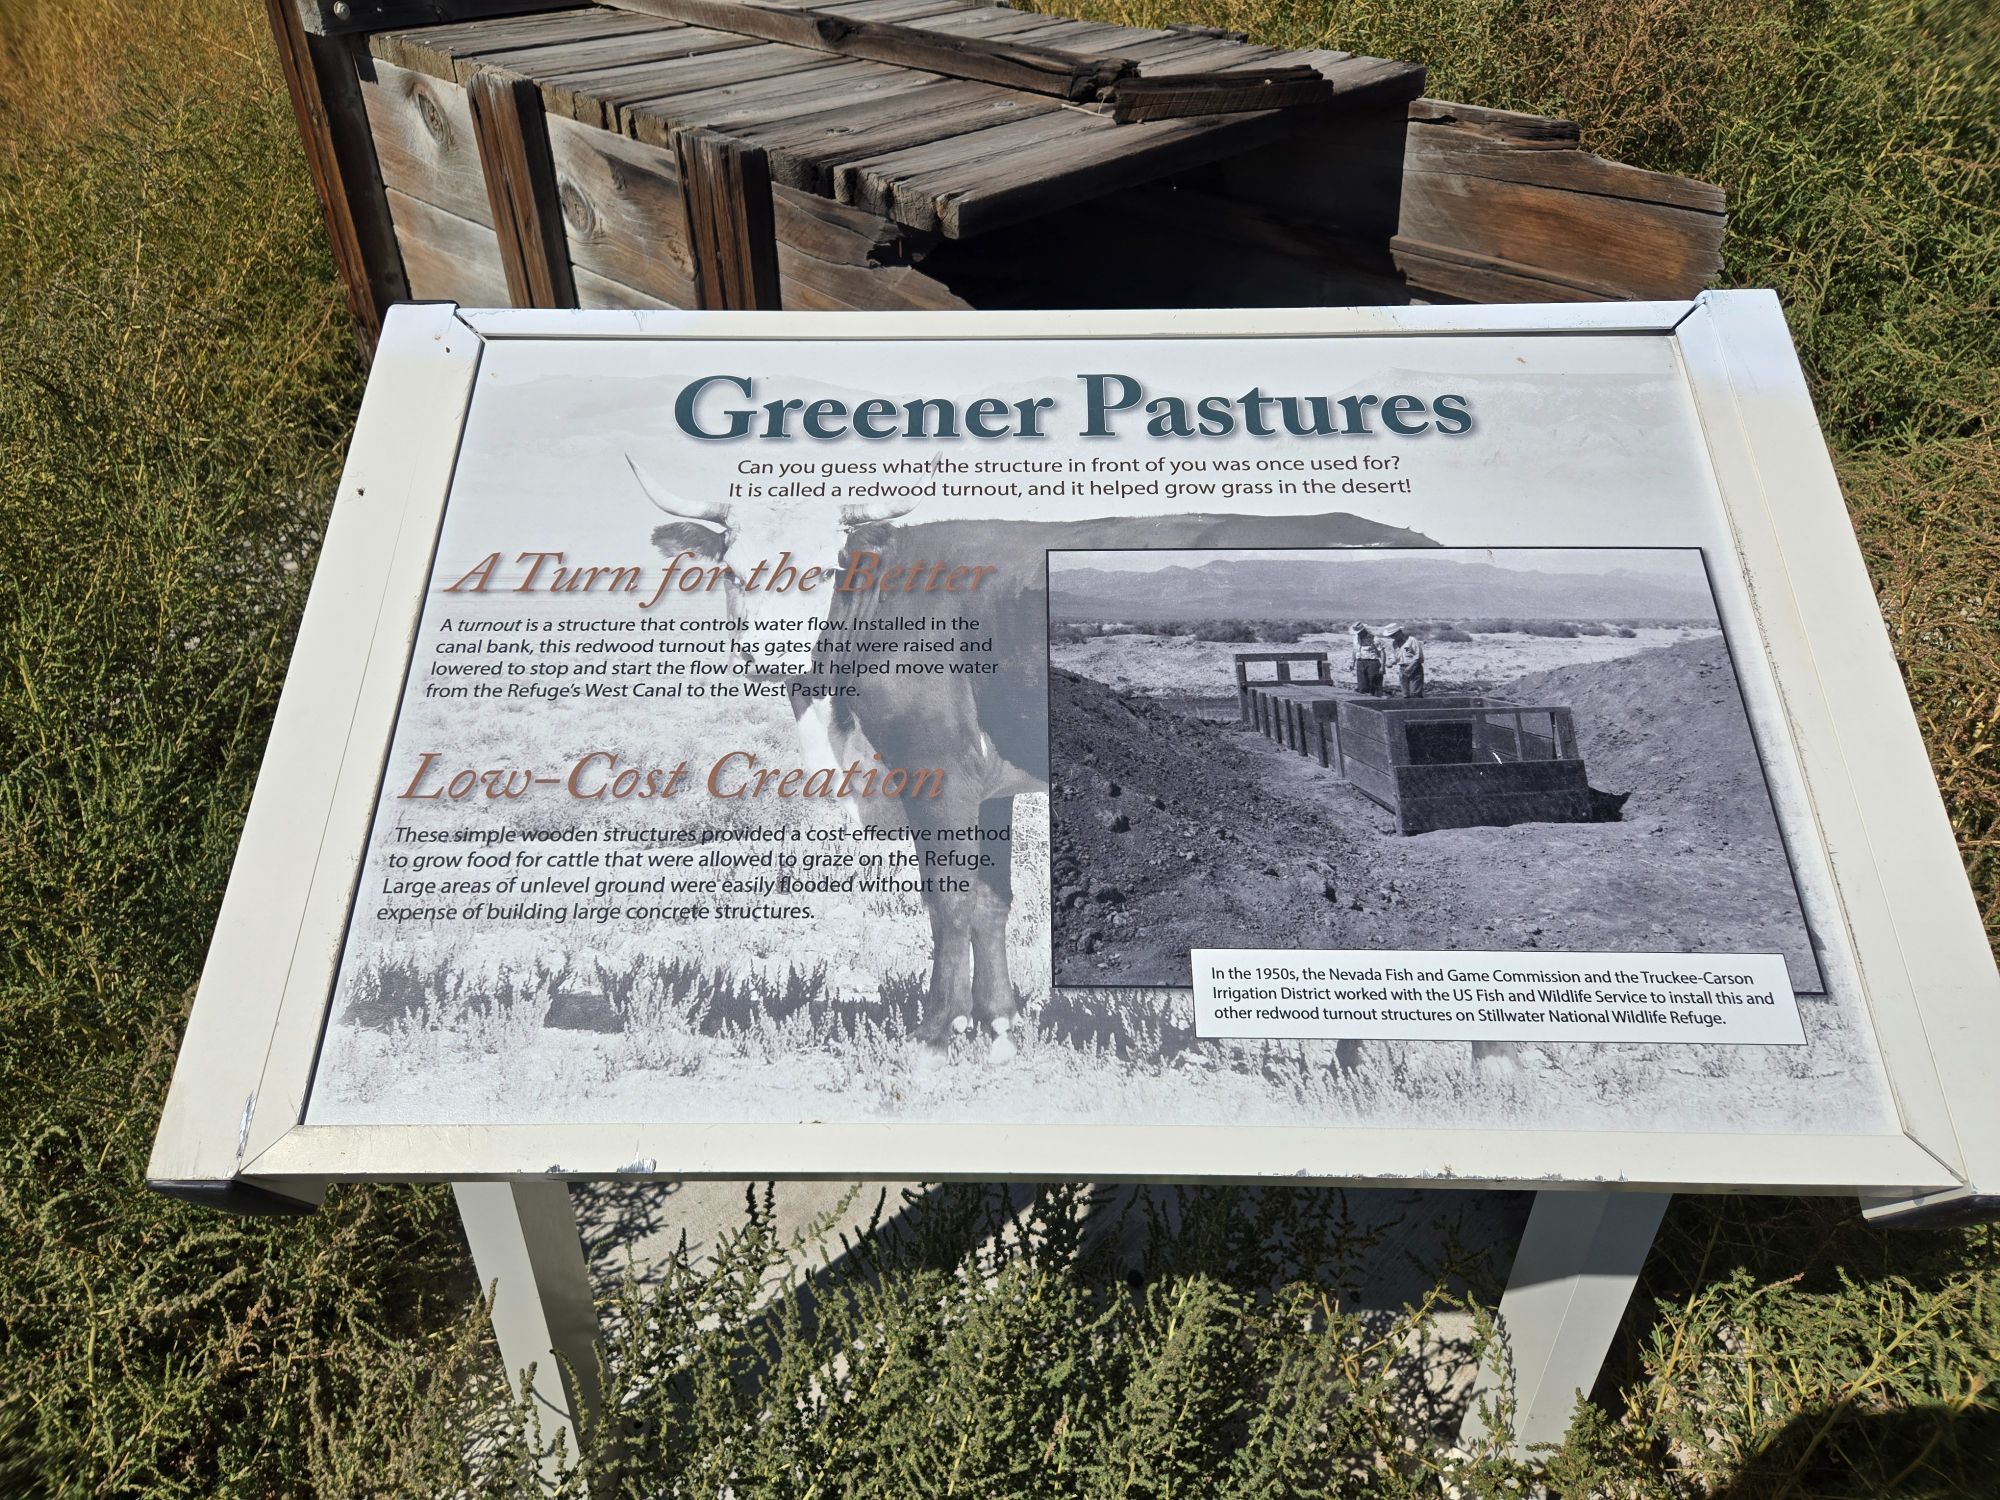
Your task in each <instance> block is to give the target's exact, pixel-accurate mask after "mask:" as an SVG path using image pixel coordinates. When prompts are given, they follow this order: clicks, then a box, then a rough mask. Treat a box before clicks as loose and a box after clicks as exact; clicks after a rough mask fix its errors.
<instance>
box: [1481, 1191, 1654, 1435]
mask: <svg viewBox="0 0 2000 1500" xmlns="http://www.w3.org/2000/svg"><path fill="white" fill-rule="evenodd" d="M1672 1201H1673V1195H1672V1194H1670V1193H1595V1192H1538V1193H1536V1194H1535V1207H1534V1210H1533V1212H1531V1213H1530V1214H1529V1215H1528V1227H1527V1229H1526V1231H1525V1232H1524V1233H1523V1234H1522V1235H1521V1248H1520V1249H1518V1250H1516V1251H1515V1252H1514V1268H1513V1270H1511V1271H1510V1272H1509V1273H1508V1275H1507V1290H1506V1292H1505V1293H1504V1294H1503V1295H1502V1296H1501V1298H1500V1324H1501V1327H1502V1329H1503V1330H1504V1331H1505V1333H1506V1336H1507V1353H1508V1356H1509V1357H1510V1358H1511V1360H1512V1363H1513V1367H1514V1397H1515V1402H1514V1452H1515V1453H1516V1454H1518V1455H1522V1456H1525V1455H1526V1454H1527V1452H1528V1450H1529V1449H1530V1448H1532V1447H1534V1446H1536V1445H1537V1444H1543V1443H1560V1442H1561V1441H1562V1440H1563V1436H1564V1434H1565V1433H1567V1432H1568V1431H1569V1421H1570V1414H1571V1413H1572V1412H1573V1411H1575V1409H1576V1398H1577V1395H1578V1393H1582V1394H1584V1395H1588V1394H1589V1393H1590V1388H1591V1387H1592V1386H1593V1385H1595V1384H1596V1383H1597V1372H1598V1371H1599V1370H1600V1369H1602V1368H1603V1366H1604V1355H1605V1352H1606V1351H1607V1350H1608V1349H1610V1347H1611V1340H1612V1338H1613V1336H1614V1335H1615V1334H1616V1333H1617V1332H1618V1323H1619V1320H1620V1319H1621V1318H1623V1317H1624V1316H1625V1307H1626V1304H1627V1303H1628V1302H1630V1301H1631V1298H1632V1288H1633V1286H1634V1285H1635V1284H1636V1283H1637V1282H1638V1280H1639V1273H1640V1271H1642V1270H1644V1269H1645V1265H1646V1252H1647V1251H1648V1250H1649V1249H1651V1248H1652V1244H1653V1234H1654V1232H1655V1231H1656V1230H1657V1229H1658V1228H1659V1227H1660V1218H1661V1216H1662V1215H1663V1214H1665V1213H1666V1211H1667V1204H1668V1203H1670V1202H1672ZM1460 1431H1461V1433H1462V1434H1463V1435H1464V1437H1466V1438H1467V1439H1477V1438H1479V1437H1481V1436H1483V1435H1484V1432H1485V1423H1484V1422H1482V1421H1481V1420H1480V1416H1479V1404H1478V1394H1477V1393H1475V1395H1474V1398H1473V1403H1472V1406H1471V1407H1470V1409H1469V1410H1468V1411H1467V1412H1466V1416H1465V1422H1464V1425H1463V1426H1462V1427H1461V1429H1460Z"/></svg>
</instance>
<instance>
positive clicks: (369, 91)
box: [267, 0, 1724, 349]
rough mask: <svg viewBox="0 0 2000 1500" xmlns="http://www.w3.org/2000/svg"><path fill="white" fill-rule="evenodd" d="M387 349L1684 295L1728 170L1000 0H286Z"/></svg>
mask: <svg viewBox="0 0 2000 1500" xmlns="http://www.w3.org/2000/svg"><path fill="white" fill-rule="evenodd" d="M267 4H268V6H269V11H270V18H271V22H272V27H273V31H274V34H275V35H276V38H277V43H278V50H279V53H280V57H281V60H282V62H283V65H284V71H285V77H286V80H287V84H288V86H289V88H290V90H291V94H292V100H293V103H294V106H295V108H296V113H297V117H298V122H299V127H300V131H301V134H302V137H303V139H304V143H305V147H306V157H307V163H308V165H309V167H310V169H311V172H312V176H313V180H314V183H315V185H316V187H317V189H318V192H319V196H320V201H321V206H322V208H323V210H324V212H325V215H326V220H327V225H328V229H329V234H330V237H331V240H332V244H333V250H334V256H335V260H336V263H337V265H338V266H339V268H340V271H341V273H342V276H343V278H344V280H345V282H346V286H347V294H348V300H349V305H350V308H351V310H352V312H353V314H354V319H355V323H356V327H357V329H358V331H359V333H360V336H361V339H362V342H363V344H364V346H365V347H368V348H371V349H372V347H373V342H374V339H375V336H376V333H377V331H378V330H379V326H380V320H381V316H382V313H383V311H384V310H385V309H386V308H387V307H388V305H389V304H390V303H392V302H395V301H399V300H403V299H411V298H414V299H418V300H425V299H440V300H452V301H456V302H459V303H462V304H465V305H471V306H509V305H511V306H524V307H557V308H562V307H582V308H654V307H667V308H695V307H703V308H711V307H712V308H751V309H757V308H779V307H782V308H786V309H791V310H813V309H860V310H897V309H912V310H924V309H930V310H937V309H958V308H974V307H978V308H1076V307H1116V306H1127V307H1139V306H1292V305H1327V304H1378V305H1379V304H1396V303H1406V302H1410V301H1449V300H1468V301H1572V300H1588V299H1602V298H1652V297H1683V296H1688V295H1691V294H1693V293H1694V292H1696V291H1698V290H1700V289H1701V288H1702V287H1703V286H1705V285H1706V284H1707V282H1708V281H1709V280H1710V279H1711V278H1712V277H1713V276H1714V275H1715V274H1716V272H1717V271H1718V270H1719V269H1720V266H1721V250H1720V247H1721V238H1722V231H1723V223H1724V216H1723V199H1722V194H1721V192H1720V191H1719V190H1718V189H1716V188H1713V187H1710V186H1708V185H1706V184H1703V183H1696V182H1690V181H1687V180H1685V179H1681V178H1675V177H1668V176H1663V175H1662V174H1659V173H1652V172H1644V171H1640V170H1638V169H1636V168H1633V167H1628V166H1624V165H1621V164H1619V163H1616V162H1610V161H1605V160H1603V159H1602V158H1599V157H1597V156H1593V155H1591V154H1590V153H1589V152H1587V151H1585V150H1583V149H1582V145H1581V141H1580V139H1579V136H1578V133H1577V131H1576V129H1575V127H1574V126H1572V125H1570V124H1568V123H1567V122H1565V121H1561V120H1553V119H1545V118H1542V117H1538V116H1530V115H1519V114H1512V113H1509V112H1507V111H1502V110H1493V109H1486V108H1480V107H1476V106H1472V105H1462V104H1452V103H1447V102H1443V101H1439V100H1432V99H1426V98H1424V97H1422V88H1423V80H1424V73H1423V69H1422V68H1421V67H1420V66H1418V65H1416V64H1413V63H1407V62H1400V61H1396V60H1393V59H1385V58H1373V57H1359V56H1351V55H1349V54H1347V53H1344V52H1339V51H1329V50H1319V51H1282V50H1279V49H1276V48H1272V47H1266V46H1259V45H1257V44H1255V43H1253V42H1251V41H1250V40H1248V39H1247V38H1246V37H1245V36H1243V35H1242V34H1240V33H1230V32H1218V31H1214V30H1210V29H1203V28H1197V27H1172V26H1170V27H1156V28H1132V27H1119V26H1108V25H1101V24H1097V23H1093V22H1084V21H1077V20H1072V19H1068V18H1065V17H1061V16H1052V15H1042V14H1034V13H1029V12H1026V11H1017V10H1013V9H1010V8H1007V7H1006V6H1005V5H996V4H992V3H985V0H814V3H812V4H803V3H795V0H609V3H605V4H576V3H567V4H560V3H551V0H267Z"/></svg>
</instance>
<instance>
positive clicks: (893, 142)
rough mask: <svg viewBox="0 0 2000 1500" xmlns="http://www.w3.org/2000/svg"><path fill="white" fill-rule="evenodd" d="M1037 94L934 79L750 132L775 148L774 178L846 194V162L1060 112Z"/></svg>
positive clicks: (818, 190) (772, 154)
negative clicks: (841, 180)
mask: <svg viewBox="0 0 2000 1500" xmlns="http://www.w3.org/2000/svg"><path fill="white" fill-rule="evenodd" d="M1060 108H1061V107H1060V106H1059V105H1057V104H1055V103H1054V102H1053V101H1051V100H1048V99H1045V98H1042V97H1040V96H1038V95H1032V94H1016V93H1011V92H1009V91H1006V90H1003V89H994V88H989V87H988V86H986V85H985V84H979V83H965V82H962V81H960V80H957V79H934V80H933V81H931V82H930V83H928V84H927V85H926V86H925V87H923V88H920V89H916V90H913V91H911V92H909V93H906V94H899V95H894V96H891V97H888V98H885V99H880V100H876V101H873V102H870V103H866V104H859V105H849V104H843V105H842V106H840V107H839V108H837V109H833V110H829V111H825V112H821V113H815V114H810V115H801V116H799V117H797V118H795V119H791V120H786V121H782V122H779V123H777V124H774V125H772V126H768V127H753V128H752V129H751V130H750V131H749V132H748V133H749V135H750V136H751V138H752V139H754V140H756V141H757V142H758V144H760V145H761V146H763V147H764V149H765V150H766V151H767V152H768V153H769V154H770V158H771V172H772V175H773V177H774V178H775V179H776V180H777V181H779V182H782V183H785V184H786V185H788V186H790V187H795V188H802V189H804V190H805V191H807V192H812V193H820V194H824V195H827V196H829V197H837V196H838V187H837V183H836V177H837V174H838V172H839V169H840V168H841V167H842V166H843V165H845V164H847V163H850V162H853V161H856V160H858V159H861V158H866V157H873V156H879V155H883V154H887V153H892V152H897V151H903V150H906V149H908V148H910V147H914V146H920V145H926V144H930V143H934V142H937V141H943V140H948V139H951V138H953V137H956V136H961V135H971V134H975V133H978V132H982V131H986V130H989V129H991V128H993V127H994V126H996V125H1005V124H1009V123H1011V122H1013V121H1017V120H1027V119H1034V118H1037V117H1039V116H1042V115H1051V114H1055V113H1058V112H1059V110H1060Z"/></svg>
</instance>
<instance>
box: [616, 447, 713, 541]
mask: <svg viewBox="0 0 2000 1500" xmlns="http://www.w3.org/2000/svg"><path fill="white" fill-rule="evenodd" d="M625 463H626V465H627V466H628V467H629V468H630V469H631V470H632V477H633V478H634V479H636V480H638V481H639V488H640V489H641V490H642V491H644V492H645V496H646V498H647V499H648V500H650V501H652V502H653V504H655V505H657V506H658V507H659V508H660V509H661V510H663V511H665V512H666V513H667V514H668V515H670V516H679V517H680V518H681V519H682V520H684V521H706V522H707V523H708V524H709V525H711V526H720V525H722V524H723V523H724V522H725V521H727V520H728V519H729V507H728V505H726V504H725V503H723V502H722V501H719V500H711V501H709V502H707V503H706V504H699V503H697V502H695V501H693V500H683V499H681V497H680V496H678V495H676V494H675V493H674V492H673V491H672V490H669V489H666V488H664V487H663V486H661V485H660V484H658V483H657V482H655V481H654V480H652V479H649V478H648V477H647V475H646V471H645V470H644V469H642V468H640V467H639V463H638V460H636V459H635V458H633V457H632V455H631V454H629V453H628V454H626V455H625Z"/></svg>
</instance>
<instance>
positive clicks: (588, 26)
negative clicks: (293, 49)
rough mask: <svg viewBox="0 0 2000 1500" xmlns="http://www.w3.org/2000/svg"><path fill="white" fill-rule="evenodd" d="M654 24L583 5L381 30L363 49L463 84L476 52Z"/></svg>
mask: <svg viewBox="0 0 2000 1500" xmlns="http://www.w3.org/2000/svg"><path fill="white" fill-rule="evenodd" d="M659 24H660V23H659V21H658V19H657V18H653V17H647V16H640V15H633V14H631V13H629V12H626V11H619V10H606V9H603V8H602V7H598V6H588V7H585V8H583V9H578V10H563V11H557V12H555V13H553V14H549V15H532V16H517V17H513V18H511V19H508V20H502V21H479V22H473V23H470V24H467V25H462V26H430V27H424V28H422V29H420V30H416V31H382V32H378V33H376V34H375V35H374V36H371V37H370V38H369V39H368V46H369V50H370V51H372V52H373V53H374V54H375V56H377V57H379V58H381V59H382V60H383V61H384V62H389V63H394V64H395V65H396V66H397V67H399V68H413V69H415V70H416V71H417V72H420V73H429V74H430V75H431V76H432V77H435V78H450V79H454V80H456V81H458V82H463V81H464V79H463V77H462V76H461V74H460V72H459V62H460V60H461V59H462V58H467V57H470V56H472V55H474V54H476V53H481V52H483V53H486V54H487V55H489V56H492V55H497V54H499V53H502V52H508V51H526V50H528V49H530V48H533V47H540V46H555V45H560V44H566V43H574V42H582V41H589V40H592V39H595V38H601V37H615V36H628V35H633V34H638V33H643V32H645V31H648V30H656V29H658V26H659Z"/></svg>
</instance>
